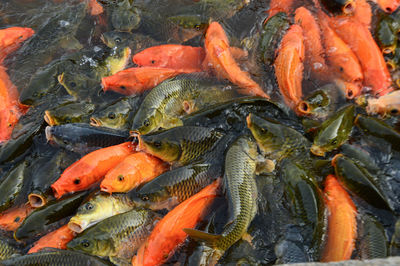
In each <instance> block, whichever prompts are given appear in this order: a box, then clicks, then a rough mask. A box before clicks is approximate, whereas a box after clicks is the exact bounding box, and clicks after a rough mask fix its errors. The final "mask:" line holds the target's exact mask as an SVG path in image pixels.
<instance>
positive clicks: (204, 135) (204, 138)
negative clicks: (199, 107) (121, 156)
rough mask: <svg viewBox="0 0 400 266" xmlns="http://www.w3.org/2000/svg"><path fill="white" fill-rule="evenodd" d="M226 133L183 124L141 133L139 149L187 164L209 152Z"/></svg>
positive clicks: (168, 160) (163, 158)
mask: <svg viewBox="0 0 400 266" xmlns="http://www.w3.org/2000/svg"><path fill="white" fill-rule="evenodd" d="M223 136H224V135H223V134H222V133H221V132H220V131H219V130H217V129H213V128H207V127H195V126H181V127H175V128H171V129H169V130H165V131H161V132H155V133H152V134H148V135H139V136H138V140H139V149H140V150H144V151H146V152H148V153H150V154H151V155H153V156H156V157H158V158H160V159H161V160H163V161H166V162H177V163H178V164H181V165H185V164H188V163H190V162H193V161H194V160H196V159H198V158H199V157H200V156H202V155H204V154H205V153H207V152H209V151H210V150H211V149H213V148H214V147H215V144H216V143H217V142H218V141H219V140H220V139H221V138H222V137H223Z"/></svg>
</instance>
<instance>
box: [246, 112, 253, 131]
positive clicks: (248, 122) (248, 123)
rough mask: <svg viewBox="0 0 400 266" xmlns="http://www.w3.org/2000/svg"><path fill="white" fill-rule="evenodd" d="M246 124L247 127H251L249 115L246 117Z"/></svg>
mask: <svg viewBox="0 0 400 266" xmlns="http://www.w3.org/2000/svg"><path fill="white" fill-rule="evenodd" d="M246 123H247V127H248V128H250V127H251V125H252V123H251V114H249V115H248V116H247V117H246Z"/></svg>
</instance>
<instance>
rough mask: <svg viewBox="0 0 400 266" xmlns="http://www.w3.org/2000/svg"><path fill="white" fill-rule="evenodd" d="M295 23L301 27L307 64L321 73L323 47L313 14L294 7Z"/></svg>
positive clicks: (322, 71) (314, 71) (302, 8)
mask: <svg viewBox="0 0 400 266" xmlns="http://www.w3.org/2000/svg"><path fill="white" fill-rule="evenodd" d="M294 19H295V21H296V24H298V25H300V27H301V28H302V29H303V35H304V45H305V56H306V57H305V58H306V63H307V65H308V66H309V67H310V68H311V70H312V71H313V73H316V74H317V75H321V74H322V73H325V72H326V65H325V59H324V48H323V47H322V42H321V30H320V28H319V25H318V23H317V21H316V20H315V18H314V15H313V14H311V12H310V11H309V10H308V9H306V8H304V7H299V8H298V9H296V13H295V17H294Z"/></svg>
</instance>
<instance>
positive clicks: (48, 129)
mask: <svg viewBox="0 0 400 266" xmlns="http://www.w3.org/2000/svg"><path fill="white" fill-rule="evenodd" d="M44 132H45V135H46V139H47V141H48V142H52V141H53V134H52V133H51V126H47V127H46V128H45V130H44Z"/></svg>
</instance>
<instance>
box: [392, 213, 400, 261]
mask: <svg viewBox="0 0 400 266" xmlns="http://www.w3.org/2000/svg"><path fill="white" fill-rule="evenodd" d="M399 230H400V221H399V220H397V222H396V224H395V225H394V234H393V236H392V240H391V241H390V255H391V256H398V254H399V249H400V242H399V241H400V231H399Z"/></svg>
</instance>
